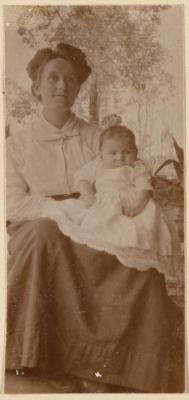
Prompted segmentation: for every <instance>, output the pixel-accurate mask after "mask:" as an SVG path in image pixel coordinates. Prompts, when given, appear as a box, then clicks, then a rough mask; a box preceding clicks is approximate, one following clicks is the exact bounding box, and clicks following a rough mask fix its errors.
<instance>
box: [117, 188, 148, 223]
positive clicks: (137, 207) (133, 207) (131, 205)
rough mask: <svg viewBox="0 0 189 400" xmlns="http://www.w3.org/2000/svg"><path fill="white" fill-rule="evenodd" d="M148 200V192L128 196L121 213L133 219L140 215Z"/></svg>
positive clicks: (142, 191) (143, 191)
mask: <svg viewBox="0 0 189 400" xmlns="http://www.w3.org/2000/svg"><path fill="white" fill-rule="evenodd" d="M149 199H150V191H149V190H141V191H138V192H135V193H133V194H132V195H130V196H128V198H127V199H126V201H125V202H124V203H125V204H124V203H123V213H124V214H125V215H127V216H128V217H135V216H136V215H138V214H140V213H141V212H142V210H143V209H144V207H145V206H146V205H147V203H148V201H149Z"/></svg>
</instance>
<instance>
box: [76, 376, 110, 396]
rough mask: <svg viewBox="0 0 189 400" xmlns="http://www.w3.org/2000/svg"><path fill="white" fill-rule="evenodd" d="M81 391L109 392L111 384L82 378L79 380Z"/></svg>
mask: <svg viewBox="0 0 189 400" xmlns="http://www.w3.org/2000/svg"><path fill="white" fill-rule="evenodd" d="M79 385H80V392H81V393H111V392H112V390H111V385H108V384H106V383H103V382H94V381H88V380H85V379H82V380H80V381H79Z"/></svg>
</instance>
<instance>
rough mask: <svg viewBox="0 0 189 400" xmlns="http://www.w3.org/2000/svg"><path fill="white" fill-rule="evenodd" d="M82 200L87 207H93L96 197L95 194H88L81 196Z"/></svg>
mask: <svg viewBox="0 0 189 400" xmlns="http://www.w3.org/2000/svg"><path fill="white" fill-rule="evenodd" d="M80 200H82V201H83V203H84V204H85V206H86V207H91V206H92V205H93V204H94V203H95V201H96V198H95V195H94V194H88V195H86V196H80Z"/></svg>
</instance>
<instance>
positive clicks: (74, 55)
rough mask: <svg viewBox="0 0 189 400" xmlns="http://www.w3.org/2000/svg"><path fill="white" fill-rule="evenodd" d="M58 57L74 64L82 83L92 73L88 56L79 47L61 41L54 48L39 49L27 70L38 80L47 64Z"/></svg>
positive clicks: (32, 77)
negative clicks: (87, 59)
mask: <svg viewBox="0 0 189 400" xmlns="http://www.w3.org/2000/svg"><path fill="white" fill-rule="evenodd" d="M56 58H62V59H64V60H67V61H70V62H71V63H72V64H73V66H74V68H75V71H76V73H77V76H78V78H79V83H80V84H82V83H83V82H84V81H85V80H86V79H87V78H88V76H89V75H90V73H91V68H90V67H89V65H88V64H87V61H86V56H85V54H84V53H83V52H82V51H81V50H80V49H79V48H77V47H74V46H71V45H70V44H68V43H59V44H57V45H56V47H55V49H54V50H53V49H51V48H43V49H41V50H38V51H37V53H36V54H35V56H34V57H33V58H32V59H31V61H30V62H29V64H28V66H27V72H28V75H29V77H30V78H31V80H32V81H33V82H36V81H37V80H38V79H39V76H40V73H41V71H42V70H43V67H44V66H45V64H46V63H47V62H48V61H50V60H54V59H56ZM33 94H35V93H33Z"/></svg>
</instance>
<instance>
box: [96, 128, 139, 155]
mask: <svg viewBox="0 0 189 400" xmlns="http://www.w3.org/2000/svg"><path fill="white" fill-rule="evenodd" d="M107 139H116V140H117V139H118V140H120V139H128V140H129V144H130V146H131V147H132V148H133V151H136V152H138V149H137V146H136V142H135V135H134V133H133V132H132V131H131V130H130V129H129V128H127V127H126V126H123V125H112V126H110V127H108V128H107V129H105V130H104V131H103V132H102V133H101V135H100V150H101V149H102V146H103V143H104V142H105V141H106V140H107Z"/></svg>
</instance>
